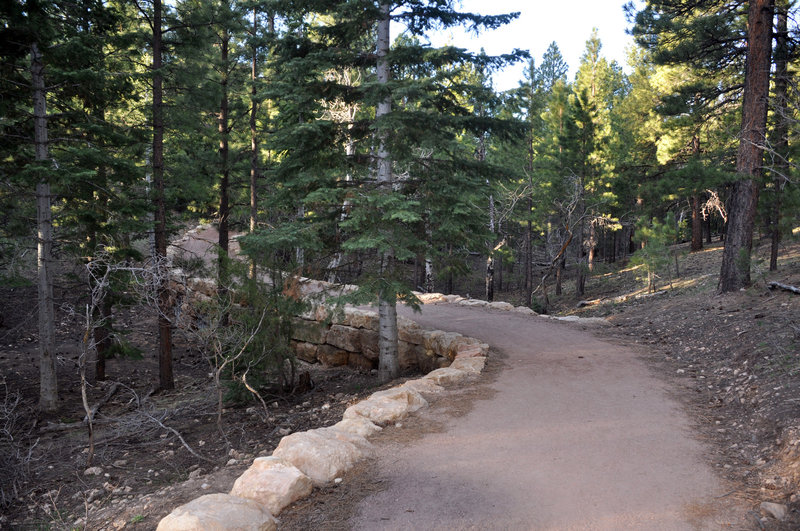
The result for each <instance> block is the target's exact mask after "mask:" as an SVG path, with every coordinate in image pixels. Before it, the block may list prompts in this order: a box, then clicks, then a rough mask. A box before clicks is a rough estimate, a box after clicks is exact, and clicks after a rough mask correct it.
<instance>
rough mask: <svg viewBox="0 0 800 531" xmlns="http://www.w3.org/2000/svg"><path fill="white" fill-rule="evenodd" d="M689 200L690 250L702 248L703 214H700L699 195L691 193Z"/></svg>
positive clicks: (700, 249)
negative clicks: (690, 213)
mask: <svg viewBox="0 0 800 531" xmlns="http://www.w3.org/2000/svg"><path fill="white" fill-rule="evenodd" d="M689 202H690V203H691V205H692V243H691V247H690V249H691V251H692V252H695V251H702V250H703V216H701V215H700V196H699V195H698V194H692V197H691V199H689Z"/></svg>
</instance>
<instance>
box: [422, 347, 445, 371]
mask: <svg viewBox="0 0 800 531" xmlns="http://www.w3.org/2000/svg"><path fill="white" fill-rule="evenodd" d="M448 365H450V360H448V359H447V358H443V357H441V356H437V355H436V353H435V352H433V351H432V350H426V349H424V348H420V349H418V350H417V366H418V367H419V370H420V371H422V372H424V373H429V372H431V371H435V370H436V369H440V368H442V367H447V366H448Z"/></svg>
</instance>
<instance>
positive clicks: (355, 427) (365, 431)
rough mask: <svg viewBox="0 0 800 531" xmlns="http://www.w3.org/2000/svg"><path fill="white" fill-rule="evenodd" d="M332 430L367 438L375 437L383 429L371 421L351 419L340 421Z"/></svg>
mask: <svg viewBox="0 0 800 531" xmlns="http://www.w3.org/2000/svg"><path fill="white" fill-rule="evenodd" d="M331 427H332V428H334V429H336V430H339V431H342V432H345V433H352V434H353V435H358V436H359V437H363V438H365V439H366V438H367V437H370V436H372V435H375V434H376V433H378V432H379V431H381V430H382V429H383V428H381V427H380V426H376V425H375V424H373V423H372V422H371V421H369V420H367V419H365V418H364V417H353V418H349V419H344V420H340V421H339V422H337V423H336V424H334V425H333V426H331Z"/></svg>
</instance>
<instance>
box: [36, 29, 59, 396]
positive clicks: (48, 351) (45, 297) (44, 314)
mask: <svg viewBox="0 0 800 531" xmlns="http://www.w3.org/2000/svg"><path fill="white" fill-rule="evenodd" d="M31 81H32V84H33V131H34V133H33V134H34V152H35V157H36V162H37V163H39V164H44V163H45V162H46V161H47V159H48V153H47V99H46V95H45V85H44V65H43V64H42V54H41V52H40V51H39V46H38V45H37V44H36V43H33V44H32V45H31ZM36 226H37V232H38V238H37V243H38V245H37V257H38V295H39V408H40V409H42V410H43V411H54V410H55V409H56V407H57V406H58V381H57V379H56V358H55V329H54V327H55V324H54V323H55V312H54V309H53V273H52V271H51V267H50V265H51V262H52V249H53V214H52V211H51V201H50V184H49V183H48V182H47V176H46V175H42V176H41V179H40V181H39V183H38V184H37V185H36Z"/></svg>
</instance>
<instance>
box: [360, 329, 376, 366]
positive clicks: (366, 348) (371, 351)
mask: <svg viewBox="0 0 800 531" xmlns="http://www.w3.org/2000/svg"><path fill="white" fill-rule="evenodd" d="M359 334H360V336H359V338H358V343H359V345H361V355H362V356H364V357H365V358H367V359H370V360H373V361H377V359H378V354H379V353H380V348H379V347H378V338H379V337H380V336H379V335H378V332H376V331H374V330H369V329H367V328H361V329H359Z"/></svg>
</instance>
